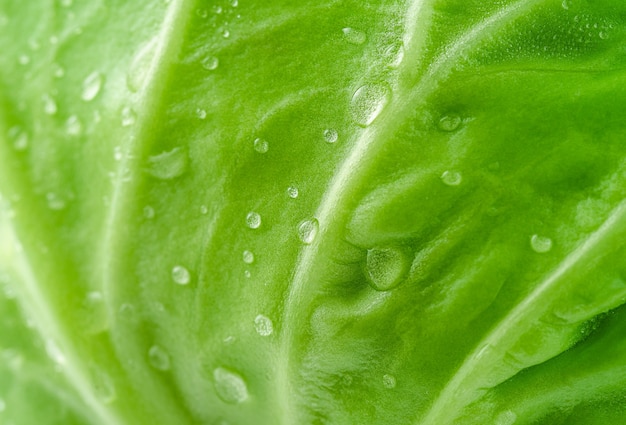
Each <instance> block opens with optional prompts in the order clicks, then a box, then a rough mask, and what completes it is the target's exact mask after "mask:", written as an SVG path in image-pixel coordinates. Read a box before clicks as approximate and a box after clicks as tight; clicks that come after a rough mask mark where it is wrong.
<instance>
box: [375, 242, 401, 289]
mask: <svg viewBox="0 0 626 425" xmlns="http://www.w3.org/2000/svg"><path fill="white" fill-rule="evenodd" d="M408 269H409V261H408V258H407V255H406V254H405V253H404V252H403V251H402V250H401V249H398V248H372V249H370V250H368V251H367V257H366V260H365V275H366V277H367V280H368V282H369V283H370V286H371V287H372V288H374V289H375V290H377V291H389V290H391V289H393V288H395V287H396V286H398V285H399V284H400V283H401V282H402V280H403V279H404V277H405V276H406V274H407V272H408Z"/></svg>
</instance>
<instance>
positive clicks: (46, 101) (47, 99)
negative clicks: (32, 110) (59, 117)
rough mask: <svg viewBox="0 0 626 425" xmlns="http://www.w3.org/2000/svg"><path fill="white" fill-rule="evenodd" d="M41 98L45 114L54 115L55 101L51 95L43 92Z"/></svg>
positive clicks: (55, 109) (55, 111) (55, 110)
mask: <svg viewBox="0 0 626 425" xmlns="http://www.w3.org/2000/svg"><path fill="white" fill-rule="evenodd" d="M41 100H42V101H43V111H44V112H45V113H46V114H47V115H54V114H56V113H57V110H58V108H57V103H56V102H55V101H54V99H53V98H52V96H50V95H49V94H44V95H43V96H41Z"/></svg>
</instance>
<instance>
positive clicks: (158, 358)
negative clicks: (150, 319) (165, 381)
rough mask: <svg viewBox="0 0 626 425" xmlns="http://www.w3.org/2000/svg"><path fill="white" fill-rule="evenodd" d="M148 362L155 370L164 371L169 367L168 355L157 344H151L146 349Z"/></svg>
mask: <svg viewBox="0 0 626 425" xmlns="http://www.w3.org/2000/svg"><path fill="white" fill-rule="evenodd" d="M148 363H150V366H152V367H153V368H155V369H157V370H162V371H166V370H169V369H170V367H171V362H170V355H169V354H168V353H167V351H165V350H164V349H163V347H161V346H159V345H153V346H152V347H150V350H148Z"/></svg>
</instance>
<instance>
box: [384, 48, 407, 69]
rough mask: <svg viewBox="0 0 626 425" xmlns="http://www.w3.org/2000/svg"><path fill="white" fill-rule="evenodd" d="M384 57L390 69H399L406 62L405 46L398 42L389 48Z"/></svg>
mask: <svg viewBox="0 0 626 425" xmlns="http://www.w3.org/2000/svg"><path fill="white" fill-rule="evenodd" d="M383 57H384V59H385V62H386V63H387V66H388V67H389V68H392V69H396V68H397V67H399V66H400V64H401V63H402V61H403V60H404V44H403V43H402V41H397V42H395V43H393V44H391V45H390V46H389V47H387V49H385V52H384V53H383Z"/></svg>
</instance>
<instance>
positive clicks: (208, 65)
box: [202, 56, 220, 71]
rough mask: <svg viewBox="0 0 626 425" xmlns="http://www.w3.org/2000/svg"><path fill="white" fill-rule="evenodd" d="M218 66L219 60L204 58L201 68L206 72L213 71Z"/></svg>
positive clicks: (210, 57) (211, 57) (212, 57)
mask: <svg viewBox="0 0 626 425" xmlns="http://www.w3.org/2000/svg"><path fill="white" fill-rule="evenodd" d="M218 66H220V60H219V59H218V58H217V57H215V56H209V57H206V58H205V59H204V60H203V61H202V67H203V68H204V69H206V70H207V71H214V70H216V69H217V67H218Z"/></svg>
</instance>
